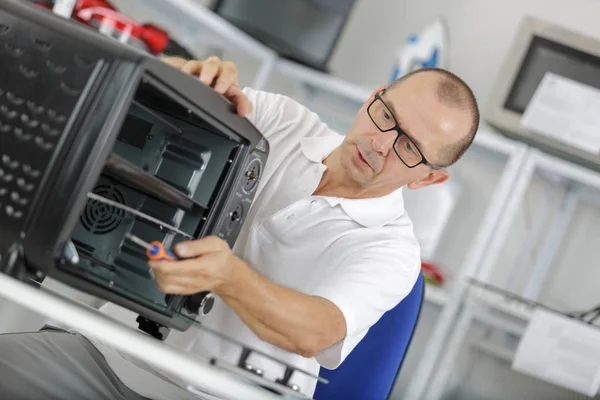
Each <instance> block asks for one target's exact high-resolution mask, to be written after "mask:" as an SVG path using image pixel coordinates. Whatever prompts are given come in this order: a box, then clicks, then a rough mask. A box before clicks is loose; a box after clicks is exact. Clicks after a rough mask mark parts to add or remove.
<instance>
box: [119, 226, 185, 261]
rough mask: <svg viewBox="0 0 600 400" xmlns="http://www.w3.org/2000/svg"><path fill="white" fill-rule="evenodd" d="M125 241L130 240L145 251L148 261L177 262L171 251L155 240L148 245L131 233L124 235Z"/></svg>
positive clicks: (177, 258)
mask: <svg viewBox="0 0 600 400" xmlns="http://www.w3.org/2000/svg"><path fill="white" fill-rule="evenodd" d="M126 237H127V239H129V240H131V241H132V242H133V243H135V244H138V245H140V246H142V247H143V248H145V249H146V255H147V256H148V259H149V260H152V261H159V260H167V261H177V260H179V257H177V256H176V255H175V253H173V252H172V251H171V250H169V249H167V248H165V246H163V244H162V243H161V242H159V241H158V240H155V241H153V242H151V243H148V242H146V241H144V240H142V239H140V238H139V237H137V236H135V235H132V234H131V233H127V234H126Z"/></svg>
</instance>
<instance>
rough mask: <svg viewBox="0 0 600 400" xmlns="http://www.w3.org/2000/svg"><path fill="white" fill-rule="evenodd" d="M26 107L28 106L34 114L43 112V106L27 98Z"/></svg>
mask: <svg viewBox="0 0 600 400" xmlns="http://www.w3.org/2000/svg"><path fill="white" fill-rule="evenodd" d="M27 108H29V109H30V110H31V112H33V113H34V114H41V113H43V112H44V107H42V106H38V105H37V104H35V103H34V102H33V101H31V100H27Z"/></svg>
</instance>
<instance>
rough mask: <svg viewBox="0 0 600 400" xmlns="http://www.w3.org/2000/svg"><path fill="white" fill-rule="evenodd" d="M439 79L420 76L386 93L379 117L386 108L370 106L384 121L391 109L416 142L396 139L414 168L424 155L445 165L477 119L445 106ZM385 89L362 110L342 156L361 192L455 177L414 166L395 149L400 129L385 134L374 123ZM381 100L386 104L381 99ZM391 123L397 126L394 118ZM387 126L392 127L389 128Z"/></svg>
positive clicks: (345, 167)
mask: <svg viewBox="0 0 600 400" xmlns="http://www.w3.org/2000/svg"><path fill="white" fill-rule="evenodd" d="M438 79H439V77H438V76H436V75H435V74H429V73H423V74H416V75H414V76H412V77H410V78H409V79H407V80H406V81H403V82H402V83H401V84H400V85H399V86H397V87H395V88H393V89H391V90H387V91H385V92H384V93H383V94H382V95H381V99H382V100H383V102H384V104H385V105H386V106H387V108H385V109H384V110H383V114H382V115H380V116H379V117H377V116H376V115H375V112H381V110H380V107H379V108H376V107H375V106H372V107H371V109H370V112H371V116H373V117H374V118H375V119H376V120H377V118H381V120H383V121H385V119H386V118H387V119H389V118H390V117H391V116H390V115H388V114H389V111H391V113H392V114H393V116H394V117H395V119H396V121H398V124H399V126H400V127H401V129H402V130H403V131H404V132H406V134H407V135H408V136H409V137H410V139H411V140H410V141H407V140H406V137H403V138H402V139H401V140H400V139H399V140H398V142H397V143H396V150H397V151H398V152H399V154H400V155H401V156H403V155H404V156H403V157H402V159H403V160H404V161H405V162H406V164H408V165H409V166H413V165H414V164H415V163H416V162H415V160H416V161H417V162H418V161H420V160H421V155H422V156H423V157H424V158H425V160H427V161H428V162H429V163H431V164H437V163H441V162H442V161H443V160H442V159H441V152H442V149H444V148H445V147H446V146H448V145H451V144H453V143H456V141H457V140H459V139H461V138H463V137H464V136H465V135H466V133H467V132H468V130H469V127H470V124H471V120H470V117H469V114H468V112H466V111H465V110H463V109H459V108H455V107H449V106H447V105H444V104H441V103H440V101H439V100H438V96H437V82H438ZM382 89H383V87H381V88H379V89H378V90H376V91H375V92H373V94H372V95H371V98H370V99H369V100H368V101H367V102H366V103H365V104H364V105H363V107H362V108H361V109H360V111H359V112H358V115H357V118H356V120H355V122H354V125H353V126H352V128H351V129H350V131H349V132H348V134H347V135H346V138H345V140H344V143H343V144H342V147H341V155H340V159H341V164H342V167H343V169H344V171H345V174H346V176H347V177H348V178H349V179H351V180H352V181H353V183H354V184H355V185H356V186H358V187H359V190H361V191H364V192H367V191H368V192H373V193H377V192H381V193H385V192H390V191H392V190H395V189H397V188H399V187H402V186H405V185H406V186H408V187H409V188H410V189H417V188H420V187H424V186H428V185H431V184H436V183H441V182H444V181H445V180H446V179H448V177H449V175H448V173H447V172H446V171H444V170H441V169H439V170H436V169H432V168H431V167H429V166H427V165H424V164H419V165H416V166H415V167H413V168H409V166H407V165H406V164H405V163H404V162H403V161H402V160H400V158H399V157H398V155H397V153H396V152H395V151H394V142H395V141H396V138H397V136H398V131H396V130H393V129H392V130H389V131H387V132H382V131H381V130H380V129H379V128H378V127H377V125H376V124H375V123H374V122H373V120H372V118H371V117H370V115H369V112H368V109H369V106H370V105H371V104H372V102H373V100H374V99H375V95H376V94H377V93H380V91H381V90H382ZM377 104H378V105H379V106H381V103H380V102H379V103H377ZM388 110H389V111H388ZM390 124H392V125H393V122H390ZM380 126H381V125H380ZM383 128H384V129H383V130H386V129H385V128H386V127H385V126H384V127H383ZM401 142H402V143H401ZM413 144H414V145H416V148H413ZM411 154H412V155H411Z"/></svg>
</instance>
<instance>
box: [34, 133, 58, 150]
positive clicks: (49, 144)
mask: <svg viewBox="0 0 600 400" xmlns="http://www.w3.org/2000/svg"><path fill="white" fill-rule="evenodd" d="M35 144H37V145H38V147H39V148H41V149H42V150H50V149H51V148H52V147H53V146H54V145H53V144H52V142H46V141H44V138H43V137H41V136H36V137H35Z"/></svg>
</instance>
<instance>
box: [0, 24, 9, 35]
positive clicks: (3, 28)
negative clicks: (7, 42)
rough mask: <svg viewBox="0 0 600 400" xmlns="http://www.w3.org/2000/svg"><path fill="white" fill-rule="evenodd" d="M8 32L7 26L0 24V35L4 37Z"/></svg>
mask: <svg viewBox="0 0 600 400" xmlns="http://www.w3.org/2000/svg"><path fill="white" fill-rule="evenodd" d="M8 31H10V27H9V26H8V25H4V24H0V35H4V34H5V33H8Z"/></svg>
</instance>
